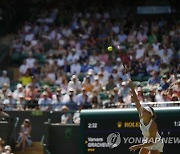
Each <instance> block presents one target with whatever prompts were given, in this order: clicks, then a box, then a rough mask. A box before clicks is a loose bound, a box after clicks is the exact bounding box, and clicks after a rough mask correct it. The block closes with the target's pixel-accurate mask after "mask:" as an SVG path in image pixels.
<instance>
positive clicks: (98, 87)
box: [92, 76, 102, 93]
mask: <svg viewBox="0 0 180 154" xmlns="http://www.w3.org/2000/svg"><path fill="white" fill-rule="evenodd" d="M92 85H93V91H97V93H100V92H101V90H102V86H101V84H100V82H99V77H98V76H95V77H94V82H93V83H92Z"/></svg>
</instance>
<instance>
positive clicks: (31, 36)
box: [24, 33, 34, 42]
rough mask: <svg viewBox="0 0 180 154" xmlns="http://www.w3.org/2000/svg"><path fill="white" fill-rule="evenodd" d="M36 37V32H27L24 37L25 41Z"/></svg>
mask: <svg viewBox="0 0 180 154" xmlns="http://www.w3.org/2000/svg"><path fill="white" fill-rule="evenodd" d="M33 38H34V34H32V33H31V34H27V35H26V36H25V38H24V40H25V41H28V42H31V41H32V40H33Z"/></svg>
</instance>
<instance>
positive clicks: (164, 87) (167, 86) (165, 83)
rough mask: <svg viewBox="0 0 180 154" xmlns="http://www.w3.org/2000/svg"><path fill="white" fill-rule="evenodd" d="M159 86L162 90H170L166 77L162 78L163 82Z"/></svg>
mask: <svg viewBox="0 0 180 154" xmlns="http://www.w3.org/2000/svg"><path fill="white" fill-rule="evenodd" d="M159 86H160V87H161V88H162V90H167V89H168V88H169V83H168V81H167V76H166V75H163V76H162V81H161V82H160V85H159Z"/></svg>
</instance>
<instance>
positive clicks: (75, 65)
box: [70, 59, 81, 75]
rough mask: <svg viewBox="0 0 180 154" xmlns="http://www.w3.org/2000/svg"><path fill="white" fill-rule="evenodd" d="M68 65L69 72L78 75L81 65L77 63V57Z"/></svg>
mask: <svg viewBox="0 0 180 154" xmlns="http://www.w3.org/2000/svg"><path fill="white" fill-rule="evenodd" d="M70 67H71V68H70V70H71V74H75V75H78V74H79V73H80V72H81V65H80V64H79V63H78V60H77V59H75V61H74V63H73V64H72V65H71V66H70Z"/></svg>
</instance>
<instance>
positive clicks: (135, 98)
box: [129, 79, 141, 114]
mask: <svg viewBox="0 0 180 154" xmlns="http://www.w3.org/2000/svg"><path fill="white" fill-rule="evenodd" d="M129 86H130V88H131V91H132V99H133V101H134V103H135V104H136V108H137V110H138V112H139V114H140V113H141V104H140V102H139V99H138V97H137V94H136V92H135V89H134V85H133V82H132V80H130V79H129Z"/></svg>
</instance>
